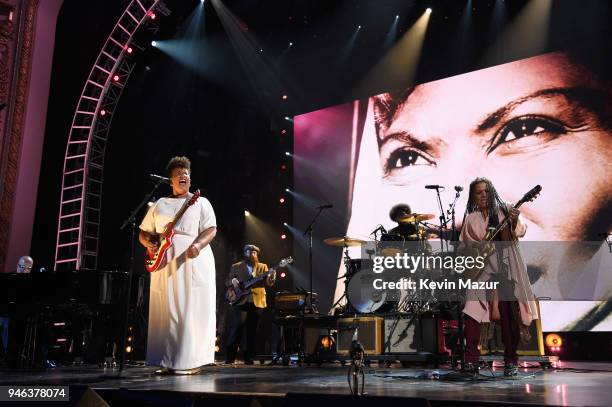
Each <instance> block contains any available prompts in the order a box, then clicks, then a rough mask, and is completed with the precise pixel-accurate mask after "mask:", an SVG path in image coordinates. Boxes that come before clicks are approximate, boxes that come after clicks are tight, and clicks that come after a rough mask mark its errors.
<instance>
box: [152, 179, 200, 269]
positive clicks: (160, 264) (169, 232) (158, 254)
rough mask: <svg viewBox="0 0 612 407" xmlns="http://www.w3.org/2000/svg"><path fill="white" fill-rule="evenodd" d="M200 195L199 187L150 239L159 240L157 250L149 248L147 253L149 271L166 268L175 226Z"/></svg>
mask: <svg viewBox="0 0 612 407" xmlns="http://www.w3.org/2000/svg"><path fill="white" fill-rule="evenodd" d="M199 197H200V190H199V189H198V190H197V191H195V192H194V193H193V195H192V196H191V198H189V199H188V200H187V201H185V203H184V204H183V206H182V207H181V209H180V210H179V211H178V212H177V213H176V215H174V218H173V219H172V221H171V222H168V224H167V225H166V226H165V227H164V231H163V232H162V233H160V234H153V235H152V236H151V237H150V238H149V240H151V241H153V242H157V243H158V245H157V250H149V249H147V253H146V255H145V268H146V269H147V271H148V272H149V273H153V272H155V271H157V270H159V269H161V268H164V267H165V266H166V264H167V263H168V261H167V259H166V252H167V251H168V248H170V246H172V237H173V236H174V226H175V225H176V223H177V222H178V221H179V219H181V217H182V216H183V215H184V214H185V211H186V210H187V209H188V208H189V207H190V206H191V205H193V204H194V203H195V202H196V201H197V200H198V198H199Z"/></svg>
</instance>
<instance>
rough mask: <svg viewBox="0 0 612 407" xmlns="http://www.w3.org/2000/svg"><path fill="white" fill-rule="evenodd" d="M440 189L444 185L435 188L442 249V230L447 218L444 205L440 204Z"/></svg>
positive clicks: (444, 228) (442, 246) (442, 247)
mask: <svg viewBox="0 0 612 407" xmlns="http://www.w3.org/2000/svg"><path fill="white" fill-rule="evenodd" d="M440 189H442V190H443V189H444V187H442V186H440V187H437V188H435V190H436V195H437V198H438V210H439V211H440V218H439V219H440V249H441V250H442V251H444V250H445V249H444V237H443V231H445V230H446V225H447V224H448V220H447V219H446V215H444V207H443V206H442V198H441V197H440Z"/></svg>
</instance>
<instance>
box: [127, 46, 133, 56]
mask: <svg viewBox="0 0 612 407" xmlns="http://www.w3.org/2000/svg"><path fill="white" fill-rule="evenodd" d="M126 51H127V53H128V54H131V53H132V51H134V50H133V49H132V47H127V49H126Z"/></svg>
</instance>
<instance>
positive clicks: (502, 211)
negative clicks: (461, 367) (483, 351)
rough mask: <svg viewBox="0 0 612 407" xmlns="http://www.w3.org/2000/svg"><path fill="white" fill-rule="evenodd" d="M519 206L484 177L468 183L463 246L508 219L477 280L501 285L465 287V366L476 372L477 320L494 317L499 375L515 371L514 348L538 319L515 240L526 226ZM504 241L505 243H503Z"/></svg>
mask: <svg viewBox="0 0 612 407" xmlns="http://www.w3.org/2000/svg"><path fill="white" fill-rule="evenodd" d="M519 213H520V212H519V210H518V209H516V208H514V207H512V206H511V205H508V204H506V203H504V202H503V201H502V200H501V199H500V197H499V196H498V195H497V192H496V190H495V188H494V186H493V184H492V183H491V181H489V180H488V179H486V178H476V179H475V180H474V181H472V183H471V184H470V191H469V199H468V204H467V208H466V214H465V217H464V221H463V226H462V228H461V235H460V240H461V241H462V242H464V245H467V246H470V245H472V246H478V245H479V242H483V241H484V240H485V239H486V235H487V232H488V231H489V230H492V229H490V228H496V227H497V226H498V225H500V224H502V223H503V222H504V220H505V219H506V217H509V222H508V225H507V226H506V227H505V228H504V229H503V230H501V231H500V233H499V234H498V238H497V240H496V241H497V243H495V248H496V250H495V252H494V253H493V254H492V255H490V257H488V258H487V265H486V266H485V268H484V270H483V272H482V273H481V274H480V275H479V276H478V278H477V279H478V281H488V280H497V281H500V282H501V283H500V287H501V288H500V289H499V290H496V291H495V292H494V293H491V292H486V293H485V292H484V291H482V290H468V293H467V301H466V304H465V307H464V309H463V313H464V317H465V318H464V320H465V330H464V333H465V339H466V349H465V361H466V366H465V368H466V370H467V371H469V372H470V373H474V374H477V373H478V360H479V356H480V351H479V347H478V345H479V343H480V333H481V324H482V323H486V322H491V321H498V322H499V323H500V325H501V332H502V341H503V344H504V363H505V369H504V375H506V376H516V375H517V374H518V368H517V364H518V357H517V348H518V345H519V342H520V341H521V340H523V341H524V340H526V339H527V338H528V335H529V332H528V329H527V328H528V327H529V325H530V324H531V322H532V321H533V320H534V319H538V310H537V305H536V303H535V301H534V296H533V293H532V291H531V285H530V283H529V278H528V276H527V270H526V266H525V262H524V260H523V257H522V255H521V253H520V250H519V247H518V245H517V244H514V242H516V240H517V239H518V238H519V237H523V236H524V235H525V233H526V231H527V226H526V225H525V224H524V223H523V222H522V221H521V218H520V217H519ZM504 241H505V242H504Z"/></svg>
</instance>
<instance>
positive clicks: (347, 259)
mask: <svg viewBox="0 0 612 407" xmlns="http://www.w3.org/2000/svg"><path fill="white" fill-rule="evenodd" d="M344 268H345V270H346V271H345V272H344V275H343V276H340V277H338V278H337V279H336V280H341V279H343V278H344V279H345V280H344V292H343V293H342V296H341V297H340V298H338V301H336V302H335V303H334V305H332V306H331V309H332V310H333V309H334V308H336V307H337V306H338V305H339V304H340V302H341V301H342V300H343V299H347V300H348V298H347V297H346V289H347V287H346V284H347V280H346V277H350V276H351V257H350V256H349V252H348V245H346V244H345V245H344Z"/></svg>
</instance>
